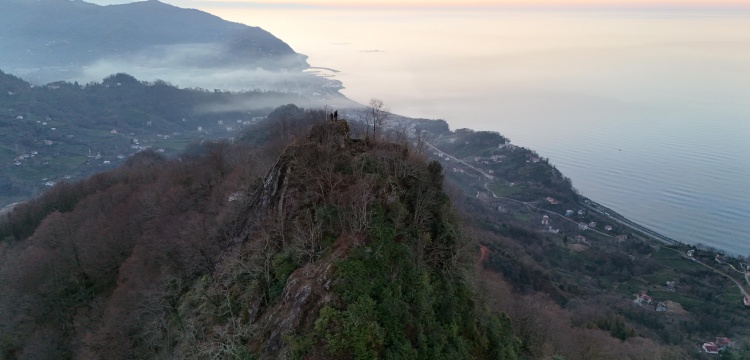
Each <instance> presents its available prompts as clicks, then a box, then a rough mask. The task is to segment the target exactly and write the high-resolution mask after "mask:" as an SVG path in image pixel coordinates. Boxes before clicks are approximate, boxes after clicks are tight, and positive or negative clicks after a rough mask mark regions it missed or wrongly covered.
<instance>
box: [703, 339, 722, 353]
mask: <svg viewBox="0 0 750 360" xmlns="http://www.w3.org/2000/svg"><path fill="white" fill-rule="evenodd" d="M703 351H705V352H706V353H708V354H718V353H719V347H718V346H716V344H714V343H712V342H707V343H705V344H703Z"/></svg>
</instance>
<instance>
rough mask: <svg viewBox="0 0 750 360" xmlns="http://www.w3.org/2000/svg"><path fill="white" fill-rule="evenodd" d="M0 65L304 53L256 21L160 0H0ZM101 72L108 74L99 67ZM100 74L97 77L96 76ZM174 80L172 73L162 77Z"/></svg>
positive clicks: (291, 65)
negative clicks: (94, 0) (118, 0)
mask: <svg viewBox="0 0 750 360" xmlns="http://www.w3.org/2000/svg"><path fill="white" fill-rule="evenodd" d="M0 5H2V8H3V11H2V12H0V48H2V49H3V51H2V52H1V53H0V68H3V69H5V70H6V71H10V72H11V73H15V74H19V75H21V76H23V77H24V78H26V79H29V80H31V81H33V82H36V83H46V82H51V81H57V80H68V79H80V77H81V76H82V73H83V70H84V68H85V67H91V66H96V65H97V64H98V66H103V63H114V64H117V65H118V67H119V68H117V69H116V70H110V71H111V72H116V71H129V69H128V68H127V67H125V66H123V65H124V64H137V65H138V66H141V67H158V68H162V69H164V68H199V69H200V68H202V69H218V68H222V69H230V68H244V69H255V68H256V67H260V68H264V69H268V70H294V71H297V70H301V69H304V68H307V62H306V60H305V56H303V55H300V54H297V53H295V52H294V51H293V50H292V48H291V47H289V45H287V44H286V43H284V42H283V41H281V40H279V39H278V38H276V37H275V36H273V35H271V34H270V33H268V32H267V31H265V30H263V29H260V28H258V27H251V26H246V25H243V24H238V23H232V22H228V21H225V20H222V19H220V18H218V17H216V16H213V15H210V14H208V13H205V12H202V11H199V10H194V9H182V8H178V7H175V6H171V5H168V4H164V3H161V2H159V1H153V0H151V1H142V2H135V3H130V4H122V5H109V6H99V5H95V4H90V3H86V2H83V1H69V0H39V1H16V0H0ZM105 75H106V74H105ZM99 78H101V76H100V77H99ZM166 80H170V81H173V80H171V79H166Z"/></svg>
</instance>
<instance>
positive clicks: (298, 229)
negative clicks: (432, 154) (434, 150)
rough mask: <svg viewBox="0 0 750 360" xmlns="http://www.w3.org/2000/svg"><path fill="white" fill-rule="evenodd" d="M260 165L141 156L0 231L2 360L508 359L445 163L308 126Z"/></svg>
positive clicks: (242, 157) (513, 346)
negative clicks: (479, 283) (446, 183)
mask: <svg viewBox="0 0 750 360" xmlns="http://www.w3.org/2000/svg"><path fill="white" fill-rule="evenodd" d="M263 154H264V152H263V151H258V150H253V149H252V148H250V147H247V146H242V145H235V146H228V145H226V144H205V145H204V151H203V154H202V155H199V156H194V157H183V159H182V160H181V161H167V160H164V159H163V158H161V157H159V156H158V155H156V154H153V153H142V154H139V155H138V156H136V157H134V158H133V159H131V160H130V161H129V162H128V163H127V164H126V165H125V166H124V167H121V168H119V169H117V170H115V171H112V172H109V173H104V174H100V175H96V176H94V177H92V178H91V179H88V180H86V181H84V182H80V183H78V184H74V185H61V186H58V187H56V188H54V189H53V190H52V191H51V192H49V193H47V194H46V195H45V196H44V197H43V198H41V199H39V200H35V201H32V202H29V203H27V204H24V205H22V206H20V207H18V208H16V209H15V210H14V211H13V212H12V213H11V214H10V216H9V217H7V218H6V219H5V221H3V222H2V225H3V226H2V227H0V234H2V235H0V238H4V239H5V240H4V242H3V243H2V244H3V247H2V254H1V255H2V261H0V286H1V287H2V291H3V293H4V294H6V295H7V296H4V297H3V298H2V301H0V313H1V314H2V316H3V318H4V321H3V325H2V327H0V339H2V343H0V351H2V353H1V354H2V356H3V357H4V358H34V357H36V358H66V357H75V358H107V359H127V358H142V359H146V358H171V357H176V358H181V359H191V358H194V359H206V358H242V359H250V358H290V357H293V358H299V357H305V358H312V359H324V358H325V359H331V358H334V359H337V358H341V359H345V358H358V359H368V358H404V359H415V358H424V359H456V358H493V359H496V358H500V359H511V358H515V356H516V351H517V346H518V345H517V341H516V340H515V337H514V336H513V335H512V331H511V327H510V323H509V321H508V319H507V317H505V316H504V315H501V314H490V313H489V312H488V311H487V310H485V307H484V306H483V305H482V302H481V301H479V300H478V298H477V297H476V294H475V291H474V288H473V286H472V285H471V284H472V280H471V279H472V278H473V275H472V269H473V264H474V256H475V254H476V250H477V248H476V246H475V243H473V242H472V241H470V240H469V239H468V238H467V237H466V236H464V235H463V233H462V227H461V225H460V223H459V221H458V217H457V215H456V214H455V212H454V210H453V208H452V205H451V202H450V200H449V198H448V196H447V195H446V194H445V192H444V191H443V181H442V168H441V166H440V165H439V164H438V163H436V162H431V163H429V164H428V163H426V162H425V161H424V160H423V159H421V158H420V157H419V156H414V155H413V154H412V153H411V152H410V151H409V149H408V148H406V147H403V146H399V145H395V144H390V143H385V142H370V141H356V140H351V139H349V138H348V126H347V124H346V123H345V122H329V123H323V124H318V125H315V126H314V127H313V129H312V130H311V132H310V136H309V137H303V138H298V139H297V140H295V141H294V142H293V143H291V144H290V145H289V146H288V147H287V148H286V149H285V150H284V151H283V152H282V153H281V155H280V156H279V158H278V160H277V161H276V163H275V164H274V165H273V166H272V167H270V169H269V170H268V172H267V173H266V175H265V176H263V177H262V178H261V177H259V176H258V175H259V174H261V173H262V172H263V171H264V170H263V167H262V166H259V164H261V163H263V162H262V161H259V159H261V158H262V157H263ZM266 169H268V168H266ZM32 218H43V219H44V220H43V221H41V222H40V223H38V225H34V224H31V229H28V228H27V229H25V230H24V227H27V226H29V225H30V224H29V223H28V222H27V219H32ZM19 229H21V230H24V231H20V232H19V231H18V230H19ZM29 230H31V231H33V234H32V235H31V236H25V235H23V234H22V233H23V232H25V233H31V232H30V231H29ZM12 234H15V236H16V237H17V238H18V240H12V239H11V238H9V237H8V236H12Z"/></svg>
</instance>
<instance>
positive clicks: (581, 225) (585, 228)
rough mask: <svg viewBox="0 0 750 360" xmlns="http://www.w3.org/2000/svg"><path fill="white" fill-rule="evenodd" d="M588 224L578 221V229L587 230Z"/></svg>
mask: <svg viewBox="0 0 750 360" xmlns="http://www.w3.org/2000/svg"><path fill="white" fill-rule="evenodd" d="M588 229H589V226H588V225H587V224H585V223H578V230H584V231H585V230H588Z"/></svg>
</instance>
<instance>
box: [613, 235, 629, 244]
mask: <svg viewBox="0 0 750 360" xmlns="http://www.w3.org/2000/svg"><path fill="white" fill-rule="evenodd" d="M627 239H628V236H627V235H617V236H615V240H617V242H623V241H625V240H627Z"/></svg>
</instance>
